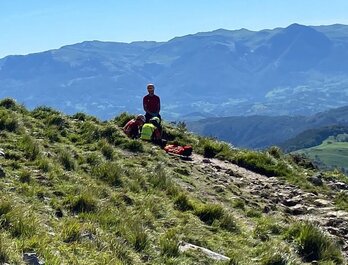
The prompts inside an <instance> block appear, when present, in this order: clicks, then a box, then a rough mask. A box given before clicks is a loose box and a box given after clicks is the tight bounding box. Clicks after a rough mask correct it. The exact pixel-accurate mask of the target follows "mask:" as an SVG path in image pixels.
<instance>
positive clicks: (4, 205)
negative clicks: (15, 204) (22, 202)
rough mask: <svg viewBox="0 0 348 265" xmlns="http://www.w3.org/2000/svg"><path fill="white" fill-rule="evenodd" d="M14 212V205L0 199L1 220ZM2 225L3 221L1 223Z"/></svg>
mask: <svg viewBox="0 0 348 265" xmlns="http://www.w3.org/2000/svg"><path fill="white" fill-rule="evenodd" d="M11 210H12V204H11V203H10V202H9V201H7V200H4V199H0V219H1V218H2V216H4V215H6V214H7V213H9V212H10V211H11ZM0 225H1V221H0Z"/></svg>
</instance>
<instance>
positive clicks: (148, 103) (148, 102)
mask: <svg viewBox="0 0 348 265" xmlns="http://www.w3.org/2000/svg"><path fill="white" fill-rule="evenodd" d="M147 92H148V94H147V95H146V96H145V97H144V98H143V107H144V111H145V113H146V114H145V118H146V122H149V120H150V119H151V118H153V117H158V118H159V119H160V120H161V115H160V114H159V112H160V110H161V102H160V98H159V97H158V96H157V95H155V86H154V85H153V84H148V85H147Z"/></svg>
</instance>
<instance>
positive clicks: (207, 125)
mask: <svg viewBox="0 0 348 265" xmlns="http://www.w3.org/2000/svg"><path fill="white" fill-rule="evenodd" d="M187 127H188V128H189V130H191V131H193V132H196V133H199V134H201V135H205V136H212V137H216V138H218V139H220V140H224V141H227V142H230V143H232V144H233V145H235V146H238V147H245V148H255V149H263V148H266V147H269V146H271V145H279V146H281V147H282V148H283V149H284V150H286V151H293V150H296V149H301V148H307V147H311V146H314V145H318V144H320V143H321V142H320V140H321V141H322V140H324V139H326V138H327V137H328V136H330V135H337V134H341V133H348V106H346V107H341V108H336V109H332V110H328V111H325V112H320V113H317V114H315V115H311V116H260V115H252V116H234V117H217V118H207V119H202V120H199V121H192V122H188V123H187ZM297 147H298V148H297Z"/></svg>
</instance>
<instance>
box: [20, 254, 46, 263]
mask: <svg viewBox="0 0 348 265" xmlns="http://www.w3.org/2000/svg"><path fill="white" fill-rule="evenodd" d="M23 261H24V262H25V263H26V264H29V265H43V264H45V263H44V262H43V261H41V260H40V259H39V257H38V256H37V254H36V253H35V252H32V253H24V254H23Z"/></svg>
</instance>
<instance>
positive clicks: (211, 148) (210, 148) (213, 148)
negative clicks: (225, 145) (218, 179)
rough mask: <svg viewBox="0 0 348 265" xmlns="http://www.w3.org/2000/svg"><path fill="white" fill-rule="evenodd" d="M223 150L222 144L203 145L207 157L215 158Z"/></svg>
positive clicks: (204, 154)
mask: <svg viewBox="0 0 348 265" xmlns="http://www.w3.org/2000/svg"><path fill="white" fill-rule="evenodd" d="M221 150H222V149H221V146H219V145H218V144H214V143H208V144H205V145H204V147H203V156H204V157H206V158H214V157H215V156H216V155H217V154H218V153H219V152H220V151H221Z"/></svg>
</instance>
